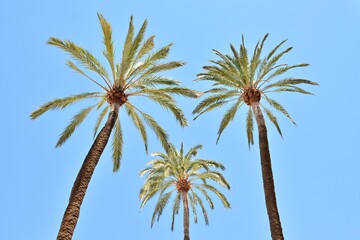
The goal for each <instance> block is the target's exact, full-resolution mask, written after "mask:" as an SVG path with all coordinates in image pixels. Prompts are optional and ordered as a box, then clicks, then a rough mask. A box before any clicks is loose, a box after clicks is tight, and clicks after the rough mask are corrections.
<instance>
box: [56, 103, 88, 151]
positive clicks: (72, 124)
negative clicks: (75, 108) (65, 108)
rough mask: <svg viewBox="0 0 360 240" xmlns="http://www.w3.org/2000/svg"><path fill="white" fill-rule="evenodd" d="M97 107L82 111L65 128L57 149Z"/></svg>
mask: <svg viewBox="0 0 360 240" xmlns="http://www.w3.org/2000/svg"><path fill="white" fill-rule="evenodd" d="M94 107H95V105H93V106H90V107H87V108H84V109H82V110H81V111H80V112H79V113H78V114H76V115H75V116H74V117H73V119H72V120H71V122H70V123H69V125H68V126H67V127H66V128H65V130H64V131H63V133H62V134H61V136H60V138H59V140H58V142H57V143H56V147H60V146H61V145H62V144H63V143H64V142H65V141H66V140H67V139H68V138H69V137H70V136H71V135H72V134H73V132H74V131H75V129H76V128H77V127H78V126H79V125H80V124H81V123H82V121H83V120H84V119H85V118H86V116H87V115H88V114H89V113H90V111H91V110H92V109H93V108H94Z"/></svg>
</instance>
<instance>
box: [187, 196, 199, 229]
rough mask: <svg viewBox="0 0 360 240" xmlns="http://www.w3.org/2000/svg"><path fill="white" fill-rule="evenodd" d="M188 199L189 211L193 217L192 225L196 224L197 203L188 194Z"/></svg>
mask: <svg viewBox="0 0 360 240" xmlns="http://www.w3.org/2000/svg"><path fill="white" fill-rule="evenodd" d="M188 198H189V202H190V206H191V210H192V213H193V216H194V223H197V221H198V218H197V213H196V203H197V201H196V200H195V199H194V197H193V195H192V194H188Z"/></svg>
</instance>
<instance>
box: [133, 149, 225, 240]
mask: <svg viewBox="0 0 360 240" xmlns="http://www.w3.org/2000/svg"><path fill="white" fill-rule="evenodd" d="M201 148H202V145H196V146H194V147H192V148H191V149H190V150H189V151H188V152H187V153H186V154H184V146H183V144H181V148H180V151H177V150H176V149H175V147H174V146H173V145H171V146H170V148H168V150H167V151H166V153H161V152H155V153H153V154H152V156H154V157H157V158H156V159H154V160H152V161H149V162H148V165H150V166H149V167H147V168H145V169H144V170H142V171H141V172H140V176H144V175H146V179H145V183H144V185H143V187H142V188H141V190H140V199H141V208H143V207H144V206H145V204H146V203H147V202H148V201H149V200H150V199H151V198H152V197H154V196H155V195H156V194H159V199H158V201H157V204H156V207H155V210H154V213H153V215H152V219H151V227H152V226H153V224H154V221H155V219H157V221H159V219H160V217H161V215H162V212H163V210H164V208H165V206H166V205H167V203H168V202H169V199H170V198H171V196H172V195H173V193H174V192H175V191H176V193H174V194H175V195H176V196H175V198H174V202H173V206H172V223H171V230H174V221H175V215H176V214H178V213H179V208H180V201H181V200H182V203H183V208H184V240H189V239H190V232H189V227H190V223H189V202H190V206H191V209H192V212H193V215H194V222H195V223H197V213H196V206H197V204H199V205H200V207H201V209H202V212H203V215H204V219H205V223H206V225H208V224H209V219H208V215H207V211H206V209H205V205H204V203H203V200H202V199H201V197H200V196H199V194H198V192H200V193H201V194H202V195H203V196H204V197H205V199H206V201H207V202H208V204H209V206H210V208H211V209H214V203H213V200H212V199H211V196H210V195H209V192H212V193H213V194H215V195H217V196H218V197H219V198H220V200H221V202H222V204H223V205H224V207H225V208H230V204H229V202H228V200H227V199H226V197H225V196H224V195H223V194H222V193H221V192H220V191H219V190H218V189H217V188H215V187H213V186H212V185H211V184H209V183H208V182H207V181H208V180H212V181H214V182H216V183H218V184H220V185H221V186H222V187H226V188H227V189H230V185H229V183H228V182H227V180H226V179H225V178H224V176H223V175H222V173H220V172H219V171H216V170H211V168H215V169H221V170H225V167H224V166H223V165H222V164H221V163H219V162H216V161H212V160H206V159H202V158H195V157H196V156H197V152H198V150H199V149H201Z"/></svg>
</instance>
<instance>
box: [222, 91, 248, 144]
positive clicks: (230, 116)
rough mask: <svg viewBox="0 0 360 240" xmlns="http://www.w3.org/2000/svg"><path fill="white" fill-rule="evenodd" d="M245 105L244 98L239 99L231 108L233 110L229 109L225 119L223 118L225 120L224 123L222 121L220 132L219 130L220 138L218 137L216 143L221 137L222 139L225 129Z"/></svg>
mask: <svg viewBox="0 0 360 240" xmlns="http://www.w3.org/2000/svg"><path fill="white" fill-rule="evenodd" d="M243 103H244V101H243V100H242V98H239V99H238V101H237V102H236V103H235V104H233V105H232V106H231V108H229V109H228V110H227V111H226V113H225V115H224V117H223V119H222V121H221V123H220V127H219V130H218V137H217V139H216V143H218V142H219V139H220V137H221V134H222V132H223V131H224V129H225V128H226V127H227V126H228V125H229V123H230V122H231V121H232V120H233V119H234V117H235V115H236V112H237V110H238V109H239V107H241V105H242V104H243Z"/></svg>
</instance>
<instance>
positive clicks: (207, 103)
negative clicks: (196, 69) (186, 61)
mask: <svg viewBox="0 0 360 240" xmlns="http://www.w3.org/2000/svg"><path fill="white" fill-rule="evenodd" d="M267 38H268V34H266V35H265V36H264V37H263V38H262V39H261V40H260V41H258V42H257V44H256V46H255V48H254V50H253V54H252V56H250V55H249V54H248V50H247V48H246V46H245V41H244V37H242V41H241V44H240V47H239V49H238V50H237V49H236V48H235V47H234V46H233V45H232V44H230V50H231V55H229V54H223V53H221V52H219V51H217V50H213V51H214V53H215V54H216V55H217V56H218V57H219V58H220V59H219V60H211V61H210V63H212V65H208V66H204V67H203V69H204V70H205V71H204V72H202V73H199V74H198V75H197V80H196V81H203V80H206V81H211V82H213V86H214V87H213V88H211V89H209V90H208V91H205V93H204V95H206V96H205V97H204V99H203V100H202V101H201V102H200V103H199V104H198V105H197V106H196V107H195V109H194V110H193V114H195V118H194V120H195V119H197V118H198V117H199V116H200V115H202V114H204V113H206V112H209V111H211V110H213V109H216V108H219V107H222V106H224V105H225V104H226V103H228V102H230V101H233V100H238V101H237V103H235V104H234V105H232V106H231V107H230V108H229V109H228V110H227V111H226V112H225V115H224V116H223V118H222V121H221V123H220V126H219V130H218V133H217V134H218V136H217V140H216V142H218V141H219V139H220V137H221V134H222V132H223V131H224V129H225V128H226V127H227V126H228V124H229V123H230V122H231V121H232V120H233V119H234V117H235V114H236V111H237V110H238V109H240V108H241V105H242V103H243V102H245V103H246V104H248V105H249V104H250V103H249V102H246V101H243V102H242V103H241V99H244V97H245V96H246V94H247V93H248V92H247V91H250V90H249V89H256V90H257V91H258V92H259V93H260V94H261V99H265V100H266V101H265V102H266V103H267V104H269V106H270V107H273V108H275V109H276V110H278V111H279V112H281V113H282V114H284V115H285V116H286V117H287V118H289V119H290V120H291V122H293V123H294V124H295V122H294V120H293V119H292V118H291V117H290V115H289V113H288V112H287V111H286V110H285V108H284V107H283V106H282V105H281V104H280V103H278V102H276V101H275V100H273V99H272V98H270V97H269V95H270V94H272V93H274V92H275V93H276V92H297V93H302V94H312V93H311V92H308V91H306V90H304V89H303V88H302V87H299V86H298V85H299V84H306V85H313V86H317V85H318V84H317V83H316V82H313V81H310V80H307V79H300V78H292V77H285V78H281V76H283V75H284V74H288V71H289V70H291V69H295V68H303V67H307V66H308V64H305V63H301V64H295V65H288V64H283V63H279V61H280V60H281V59H282V57H283V56H284V55H285V54H287V53H289V52H290V51H291V50H292V47H288V48H286V49H285V50H280V49H281V47H282V46H283V45H284V43H285V42H286V40H284V41H281V42H280V43H279V44H277V45H276V46H275V47H274V48H273V49H272V50H271V51H270V52H269V53H268V54H265V55H264V56H263V53H262V52H263V49H264V43H265V41H266V39H267ZM244 100H245V99H244ZM239 101H240V104H239ZM259 101H260V98H259ZM260 106H261V107H262V108H263V109H264V111H265V113H266V116H267V117H268V119H269V120H270V122H272V123H273V124H274V126H275V127H276V129H277V130H278V132H279V134H280V135H282V132H281V130H280V126H279V124H278V121H277V118H276V116H275V115H274V114H273V113H272V112H271V110H270V109H268V108H267V107H265V106H264V104H261V105H260ZM253 117H254V116H253V115H252V112H251V108H250V109H249V111H248V113H247V116H246V133H247V139H248V144H249V146H250V145H253V144H254V139H253V128H254V123H253Z"/></svg>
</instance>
